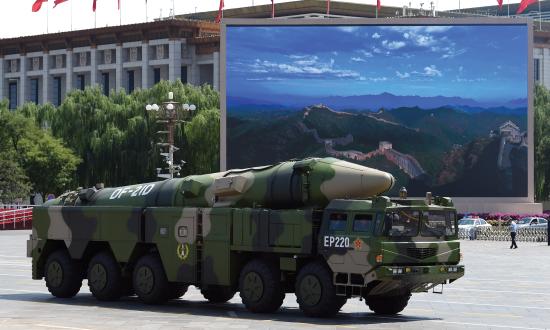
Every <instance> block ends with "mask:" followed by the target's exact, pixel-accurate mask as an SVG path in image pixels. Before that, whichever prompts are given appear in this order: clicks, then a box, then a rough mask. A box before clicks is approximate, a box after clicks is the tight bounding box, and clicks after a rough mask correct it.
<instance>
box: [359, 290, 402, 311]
mask: <svg viewBox="0 0 550 330" xmlns="http://www.w3.org/2000/svg"><path fill="white" fill-rule="evenodd" d="M410 297H411V294H410V293H408V294H403V295H399V296H374V297H367V298H366V299H365V304H367V306H369V308H370V310H371V311H373V312H374V313H376V314H380V315H395V314H397V313H400V312H401V311H402V310H403V309H405V307H407V304H408V303H409V298H410Z"/></svg>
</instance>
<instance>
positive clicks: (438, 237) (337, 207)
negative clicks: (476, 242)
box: [318, 197, 464, 314]
mask: <svg viewBox="0 0 550 330" xmlns="http://www.w3.org/2000/svg"><path fill="white" fill-rule="evenodd" d="M318 251H319V253H320V254H321V255H322V256H323V257H324V259H325V260H326V263H327V265H328V267H329V268H330V270H331V272H332V275H333V276H332V277H333V285H334V286H335V290H336V293H337V295H340V296H346V297H357V296H359V297H363V298H365V300H366V302H367V304H368V305H369V307H370V308H371V309H373V310H375V311H379V312H381V313H382V314H394V313H395V312H399V311H401V310H402V309H403V308H404V307H405V306H406V304H407V301H408V299H409V297H410V295H411V293H414V292H426V291H428V290H429V289H432V288H435V287H436V286H438V285H443V284H446V283H450V282H453V281H455V280H456V279H458V278H460V277H461V276H463V274H464V267H463V266H461V265H458V264H459V262H460V243H459V242H458V236H457V219H456V211H455V209H454V207H453V204H452V201H451V200H450V199H449V198H439V197H436V198H435V199H434V200H433V201H431V200H430V201H427V200H425V199H393V200H392V199H390V198H388V197H376V198H372V199H368V200H333V201H331V202H330V203H329V205H328V206H327V207H326V209H325V210H324V214H323V221H322V224H321V229H320V233H319V242H318Z"/></svg>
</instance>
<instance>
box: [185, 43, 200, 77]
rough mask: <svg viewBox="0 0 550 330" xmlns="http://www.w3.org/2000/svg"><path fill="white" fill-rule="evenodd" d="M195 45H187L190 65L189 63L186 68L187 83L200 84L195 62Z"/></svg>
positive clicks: (198, 71) (197, 67) (197, 66)
mask: <svg viewBox="0 0 550 330" xmlns="http://www.w3.org/2000/svg"><path fill="white" fill-rule="evenodd" d="M196 50H197V46H195V45H189V55H190V57H191V65H189V67H188V70H187V78H188V80H189V83H190V84H192V85H195V86H198V85H199V84H200V70H199V65H198V64H197V54H196Z"/></svg>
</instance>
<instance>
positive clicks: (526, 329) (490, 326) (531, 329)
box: [373, 316, 545, 330]
mask: <svg viewBox="0 0 550 330" xmlns="http://www.w3.org/2000/svg"><path fill="white" fill-rule="evenodd" d="M373 318H379V319H390V320H397V321H399V320H401V321H404V320H416V319H409V318H407V317H405V318H399V317H391V316H373ZM426 321H427V322H435V323H443V324H455V325H467V326H473V327H484V328H503V329H523V330H545V329H544V328H529V327H518V326H511V325H499V324H485V323H470V322H453V321H442V320H426Z"/></svg>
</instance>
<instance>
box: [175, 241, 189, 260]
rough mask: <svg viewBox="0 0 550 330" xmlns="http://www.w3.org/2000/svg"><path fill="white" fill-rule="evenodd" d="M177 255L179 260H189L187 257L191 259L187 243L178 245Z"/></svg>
mask: <svg viewBox="0 0 550 330" xmlns="http://www.w3.org/2000/svg"><path fill="white" fill-rule="evenodd" d="M176 253H177V255H178V258H180V260H185V259H187V257H189V244H187V243H181V244H178V248H177V249H176Z"/></svg>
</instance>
